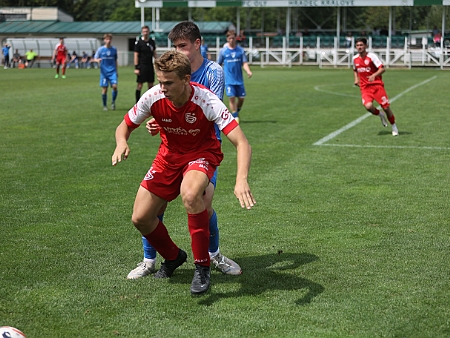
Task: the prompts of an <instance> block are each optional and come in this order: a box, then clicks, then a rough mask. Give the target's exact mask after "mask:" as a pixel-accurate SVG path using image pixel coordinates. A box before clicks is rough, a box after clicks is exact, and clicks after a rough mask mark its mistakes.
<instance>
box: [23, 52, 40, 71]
mask: <svg viewBox="0 0 450 338" xmlns="http://www.w3.org/2000/svg"><path fill="white" fill-rule="evenodd" d="M25 55H26V58H27V61H26V62H25V67H27V68H31V67H33V65H34V61H35V60H36V58H37V56H38V55H37V53H36V52H34V51H33V50H32V49H30V50H29V51H28V52H26V53H25Z"/></svg>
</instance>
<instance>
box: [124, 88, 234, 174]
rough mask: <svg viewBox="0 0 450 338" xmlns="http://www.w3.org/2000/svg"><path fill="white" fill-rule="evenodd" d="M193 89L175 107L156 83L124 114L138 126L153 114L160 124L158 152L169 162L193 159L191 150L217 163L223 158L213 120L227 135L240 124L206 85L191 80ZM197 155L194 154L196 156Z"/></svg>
mask: <svg viewBox="0 0 450 338" xmlns="http://www.w3.org/2000/svg"><path fill="white" fill-rule="evenodd" d="M190 86H191V89H192V93H191V96H190V98H189V100H188V101H187V102H186V103H185V104H184V105H183V106H182V107H175V106H174V105H173V103H172V102H171V101H169V100H168V99H167V98H166V97H165V95H164V94H163V92H162V91H161V89H160V85H156V86H154V87H153V88H151V89H149V90H148V91H147V92H146V93H145V94H144V95H143V96H142V97H141V99H140V100H139V102H138V103H136V104H135V105H134V107H133V108H131V109H130V110H129V111H128V113H127V114H126V115H125V122H126V123H127V125H128V126H129V127H132V128H137V127H138V126H139V125H140V124H141V123H143V122H144V121H145V120H146V119H147V118H149V117H150V116H152V117H154V118H155V120H156V122H157V123H158V124H159V126H160V128H161V129H160V137H161V145H160V148H159V151H158V152H159V154H160V155H162V156H163V157H164V159H165V160H166V161H167V162H168V163H169V164H170V163H177V164H178V163H182V162H183V161H184V160H186V159H188V161H190V160H191V159H192V154H193V153H195V154H198V156H197V157H203V158H205V159H206V160H207V161H209V162H210V163H211V164H212V165H214V166H218V165H219V164H220V162H221V161H222V159H223V154H222V150H221V144H220V140H219V139H218V138H217V135H216V132H215V127H214V124H216V125H217V126H218V128H219V129H220V130H221V131H222V132H223V133H224V134H225V135H227V134H228V133H229V132H231V131H232V130H233V129H234V128H236V127H237V126H238V124H237V122H236V121H235V119H234V118H233V116H232V115H231V113H230V112H229V111H228V109H227V107H226V106H225V104H224V103H223V102H222V101H221V100H220V99H219V98H218V97H217V96H216V95H215V94H213V93H212V92H211V91H210V90H209V89H207V88H206V87H204V86H202V85H200V84H198V83H195V82H191V84H190ZM197 157H195V158H197Z"/></svg>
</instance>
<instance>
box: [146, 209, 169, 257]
mask: <svg viewBox="0 0 450 338" xmlns="http://www.w3.org/2000/svg"><path fill="white" fill-rule="evenodd" d="M158 218H159V220H160V221H161V222H162V221H163V218H164V214H162V215H158ZM142 249H143V250H144V261H145V260H146V259H156V254H157V253H156V250H155V248H154V247H153V246H152V245H151V244H150V243H149V242H148V241H147V238H145V237H144V236H142Z"/></svg>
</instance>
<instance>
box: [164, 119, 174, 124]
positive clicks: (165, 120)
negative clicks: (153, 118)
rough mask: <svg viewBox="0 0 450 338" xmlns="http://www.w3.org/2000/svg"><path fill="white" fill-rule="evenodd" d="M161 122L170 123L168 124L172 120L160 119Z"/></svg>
mask: <svg viewBox="0 0 450 338" xmlns="http://www.w3.org/2000/svg"><path fill="white" fill-rule="evenodd" d="M162 121H163V122H168V123H170V122H172V119H162Z"/></svg>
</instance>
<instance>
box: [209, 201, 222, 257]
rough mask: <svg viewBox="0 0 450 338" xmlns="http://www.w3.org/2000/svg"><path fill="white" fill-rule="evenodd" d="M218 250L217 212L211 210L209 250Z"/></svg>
mask: <svg viewBox="0 0 450 338" xmlns="http://www.w3.org/2000/svg"><path fill="white" fill-rule="evenodd" d="M218 250H219V227H218V226H217V214H216V211H215V210H214V211H213V214H212V216H211V218H210V219H209V248H208V251H209V252H217V251H218Z"/></svg>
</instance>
